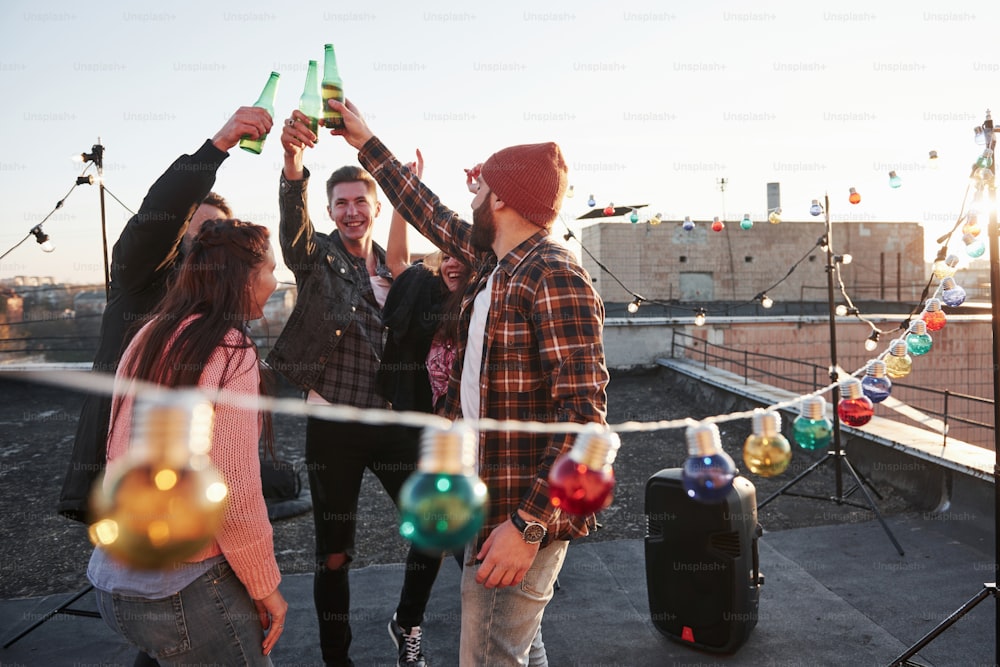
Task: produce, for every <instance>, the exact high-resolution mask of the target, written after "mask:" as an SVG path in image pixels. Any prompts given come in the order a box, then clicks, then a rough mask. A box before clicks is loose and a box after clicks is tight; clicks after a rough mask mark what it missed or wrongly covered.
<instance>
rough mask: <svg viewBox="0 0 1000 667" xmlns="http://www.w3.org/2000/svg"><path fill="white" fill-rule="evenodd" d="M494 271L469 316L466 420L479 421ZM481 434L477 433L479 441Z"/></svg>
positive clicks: (463, 387)
mask: <svg viewBox="0 0 1000 667" xmlns="http://www.w3.org/2000/svg"><path fill="white" fill-rule="evenodd" d="M499 268H500V267H499V265H498V266H497V268H495V269H493V273H491V274H490V277H489V279H487V281H486V286H485V287H483V289H482V290H481V291H480V292H479V294H477V295H476V299H475V301H473V302H472V313H471V314H470V316H469V340H468V343H467V344H466V346H465V361H464V363H463V365H462V385H461V397H462V417H463V418H464V419H469V420H476V419H479V399H480V396H479V377H480V372H479V371H480V369H481V368H482V366H483V343H485V342H486V341H485V339H486V320H487V318H488V317H489V314H490V299H491V298H492V294H493V277H494V276H496V274H497V269H499ZM478 438H479V433H478V432H477V433H476V439H477V440H478Z"/></svg>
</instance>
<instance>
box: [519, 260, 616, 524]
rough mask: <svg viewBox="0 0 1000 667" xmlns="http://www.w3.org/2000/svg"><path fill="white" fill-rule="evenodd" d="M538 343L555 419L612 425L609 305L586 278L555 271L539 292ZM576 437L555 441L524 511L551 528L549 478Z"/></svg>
mask: <svg viewBox="0 0 1000 667" xmlns="http://www.w3.org/2000/svg"><path fill="white" fill-rule="evenodd" d="M535 304H536V308H535V311H534V312H533V313H532V319H533V320H534V322H535V339H536V340H537V343H538V355H539V361H540V363H541V370H542V374H543V377H546V378H548V382H547V384H548V386H549V390H550V392H551V401H552V404H551V415H552V417H553V418H554V420H555V421H560V422H577V423H585V422H597V423H601V424H604V423H606V417H607V394H606V387H607V384H608V379H609V376H608V370H607V367H606V366H605V364H604V343H603V325H604V304H603V303H602V302H601V299H600V297H599V296H598V295H597V294H596V292H594V289H593V287H591V285H590V281H589V280H588V279H587V277H586V275H585V274H583V273H582V272H577V271H573V270H562V269H561V270H554V271H550V272H547V273H546V274H545V275H543V276H542V277H541V278H540V280H539V283H538V284H537V289H536V292H535ZM575 439H576V436H575V435H574V434H568V433H567V434H556V435H553V436H551V438H550V440H549V444H548V446H547V448H546V450H545V452H544V454H543V456H542V458H541V460H540V462H539V466H538V474H537V476H536V477H535V479H534V481H533V483H532V484H531V487H530V489H525V492H526V493H525V495H524V496H523V497H522V499H521V504H520V505H519V507H520V509H522V510H524V511H525V512H526V513H528V514H530V515H532V516H535V517H538V518H539V519H540V520H542V522H543V523H546V524H548V523H550V519H551V518H552V513H553V508H552V506H551V504H550V503H549V487H548V474H549V468H550V467H551V466H552V463H553V462H554V461H555V459H556V458H557V457H558V456H559V455H561V454H566V453H568V452H569V450H570V449H572V447H573V442H574V440H575Z"/></svg>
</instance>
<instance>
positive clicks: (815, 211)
mask: <svg viewBox="0 0 1000 667" xmlns="http://www.w3.org/2000/svg"><path fill="white" fill-rule="evenodd" d="M822 212H823V206H822V205H820V203H819V200H818V199H813V202H812V206H810V207H809V213H810V214H811V215H819V214H821V213H822Z"/></svg>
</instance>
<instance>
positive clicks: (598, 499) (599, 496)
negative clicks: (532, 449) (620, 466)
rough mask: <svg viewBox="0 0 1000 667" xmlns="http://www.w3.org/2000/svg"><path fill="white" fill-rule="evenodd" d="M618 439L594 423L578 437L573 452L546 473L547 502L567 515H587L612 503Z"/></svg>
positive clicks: (559, 459) (557, 461)
mask: <svg viewBox="0 0 1000 667" xmlns="http://www.w3.org/2000/svg"><path fill="white" fill-rule="evenodd" d="M620 445H621V440H620V439H619V438H618V435H617V434H616V433H612V432H610V431H609V430H607V429H606V427H602V426H599V425H597V424H594V425H593V427H590V426H588V427H587V429H586V430H585V431H584V432H583V433H580V435H578V436H577V438H576V442H575V443H574V444H573V449H571V450H570V452H569V453H568V454H564V455H562V456H560V457H559V458H558V459H556V461H555V462H554V463H553V464H552V468H551V469H550V470H549V500H550V501H551V502H552V506H553V507H555V508H557V509H561V510H562V511H563V512H566V513H567V514H574V515H578V516H586V515H587V514H593V513H594V512H597V511H598V510H601V509H603V508H605V507H607V506H608V505H610V504H611V491H612V489H614V488H615V473H614V470H613V469H612V467H611V464H612V463H614V460H615V456H616V455H617V453H618V447H619V446H620Z"/></svg>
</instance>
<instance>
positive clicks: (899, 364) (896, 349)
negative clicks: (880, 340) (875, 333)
mask: <svg viewBox="0 0 1000 667" xmlns="http://www.w3.org/2000/svg"><path fill="white" fill-rule="evenodd" d="M912 370H913V358H912V357H910V355H909V350H908V349H907V347H906V341H905V340H904V339H902V338H897V339H895V340H894V341H892V342H891V343H889V354H888V356H886V358H885V374H886V375H888V376H889V378H890V379H892V380H898V379H899V378H905V377H906V376H907V375H909V374H910V371H912Z"/></svg>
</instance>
